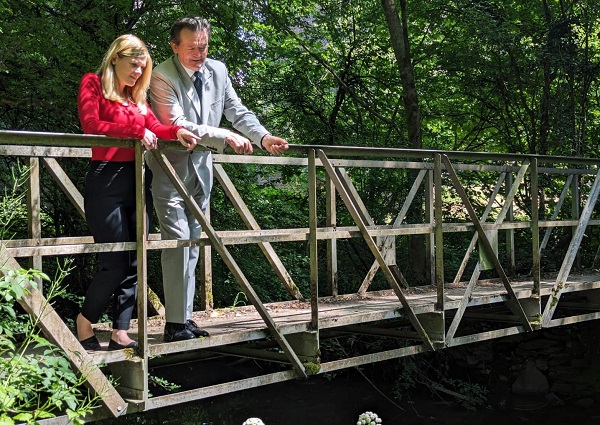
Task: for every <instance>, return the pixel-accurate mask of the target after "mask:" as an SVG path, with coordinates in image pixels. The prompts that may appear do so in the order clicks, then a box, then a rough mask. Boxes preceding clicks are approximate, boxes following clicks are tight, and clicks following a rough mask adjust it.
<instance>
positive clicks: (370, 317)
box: [94, 274, 600, 363]
mask: <svg viewBox="0 0 600 425" xmlns="http://www.w3.org/2000/svg"><path fill="white" fill-rule="evenodd" d="M554 283H555V282H554V278H545V279H542V281H541V295H542V296H547V295H549V294H550V293H551V290H552V288H553V286H554ZM465 286H466V284H458V285H447V287H446V288H445V297H446V310H453V309H456V308H457V307H458V305H459V302H460V299H461V298H462V295H463V293H464V287H465ZM532 287H533V283H532V281H528V280H523V281H514V282H512V288H513V290H514V292H515V293H516V295H517V297H519V298H527V297H530V296H531V293H532V291H531V288H532ZM598 288H600V275H595V274H578V275H572V276H570V277H569V279H568V280H567V282H566V285H565V289H564V292H563V293H568V292H575V291H584V290H590V289H598ZM406 294H407V295H406V297H407V300H408V301H409V304H410V306H411V307H412V308H413V309H414V311H415V313H416V314H422V313H427V312H431V311H434V306H435V302H436V290H435V288H434V287H432V286H426V287H422V286H419V287H411V288H410V290H408V291H407V292H406ZM507 299H508V295H507V292H506V289H505V288H504V286H503V285H502V283H501V282H500V281H499V280H486V281H480V282H479V283H478V284H477V286H476V287H475V290H474V293H473V297H472V300H471V302H470V304H469V307H475V306H483V305H489V304H494V303H499V302H504V301H506V300H507ZM265 306H266V308H267V311H268V312H269V313H270V314H271V315H272V317H273V319H274V321H275V323H276V324H277V326H278V327H279V329H280V331H281V333H282V334H284V335H287V334H292V333H298V332H304V331H308V330H309V326H310V320H311V312H310V304H309V303H308V302H303V301H296V300H294V301H283V302H276V303H268V304H265ZM401 317H403V313H402V305H401V304H400V301H399V300H398V298H397V297H396V296H395V295H394V293H393V291H392V290H386V291H377V292H368V293H367V294H366V295H365V296H359V295H357V294H348V295H342V296H338V297H335V298H332V297H323V298H321V300H320V302H319V324H320V328H321V329H334V328H340V327H342V326H347V325H356V324H365V323H369V322H378V321H382V320H389V319H397V318H401ZM194 320H195V321H196V322H197V323H198V324H199V325H200V326H201V327H202V328H203V329H206V330H207V331H208V332H209V333H210V335H211V336H210V337H209V338H200V339H195V340H189V341H181V342H172V343H165V342H164V341H163V337H162V333H163V327H164V318H163V317H161V316H157V317H152V318H149V320H148V325H147V326H148V341H149V344H150V355H164V354H170V353H177V352H184V351H191V350H198V349H206V348H211V347H218V346H222V345H229V344H235V343H240V342H244V341H253V340H259V339H264V338H266V337H267V336H268V330H267V326H266V325H265V323H264V322H263V321H262V319H261V318H260V316H259V314H258V312H257V311H256V309H255V308H254V307H253V306H252V305H248V306H238V307H229V308H222V309H215V310H213V311H210V312H203V311H196V312H194ZM96 333H97V335H98V337H99V339H100V340H101V341H103V343H104V345H106V344H107V342H108V338H109V337H110V325H109V324H100V325H98V326H97V327H96ZM130 334H131V336H132V338H136V335H137V326H136V321H135V320H134V321H133V322H132V327H131V330H130ZM127 356H128V354H127V353H125V354H124V353H123V352H120V351H117V352H98V353H95V354H94V358H95V360H96V362H98V363H110V362H114V361H120V360H124V359H125V358H126V357H127Z"/></svg>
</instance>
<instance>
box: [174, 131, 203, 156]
mask: <svg viewBox="0 0 600 425" xmlns="http://www.w3.org/2000/svg"><path fill="white" fill-rule="evenodd" d="M177 139H178V140H179V143H181V144H182V145H183V146H184V147H185V148H186V149H187V150H188V151H191V150H193V149H194V148H195V147H196V145H198V141H199V140H200V139H199V138H198V136H196V135H195V134H194V133H192V132H191V131H189V130H186V129H185V128H180V129H179V130H177Z"/></svg>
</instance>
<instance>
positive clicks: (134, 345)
mask: <svg viewBox="0 0 600 425" xmlns="http://www.w3.org/2000/svg"><path fill="white" fill-rule="evenodd" d="M137 347H138V343H137V342H136V341H131V342H130V343H129V344H127V345H121V344H119V343H118V342H117V341H114V340H112V339H111V340H110V341H109V343H108V351H116V350H124V349H126V348H137Z"/></svg>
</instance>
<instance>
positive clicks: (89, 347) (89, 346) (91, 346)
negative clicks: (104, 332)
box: [79, 335, 102, 351]
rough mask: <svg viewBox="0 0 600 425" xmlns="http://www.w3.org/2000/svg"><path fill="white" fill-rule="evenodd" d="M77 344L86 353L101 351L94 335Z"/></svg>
mask: <svg viewBox="0 0 600 425" xmlns="http://www.w3.org/2000/svg"><path fill="white" fill-rule="evenodd" d="M79 343H80V344H81V346H82V347H83V349H84V350H86V351H100V350H102V347H101V346H100V342H99V341H98V338H96V335H92V336H91V337H89V338H86V339H84V340H83V341H79Z"/></svg>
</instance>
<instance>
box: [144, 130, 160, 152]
mask: <svg viewBox="0 0 600 425" xmlns="http://www.w3.org/2000/svg"><path fill="white" fill-rule="evenodd" d="M157 141H158V139H157V137H156V134H154V133H153V132H151V131H150V130H148V129H146V130H145V131H144V138H143V139H142V144H143V145H144V146H145V147H146V149H156V143H157Z"/></svg>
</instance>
